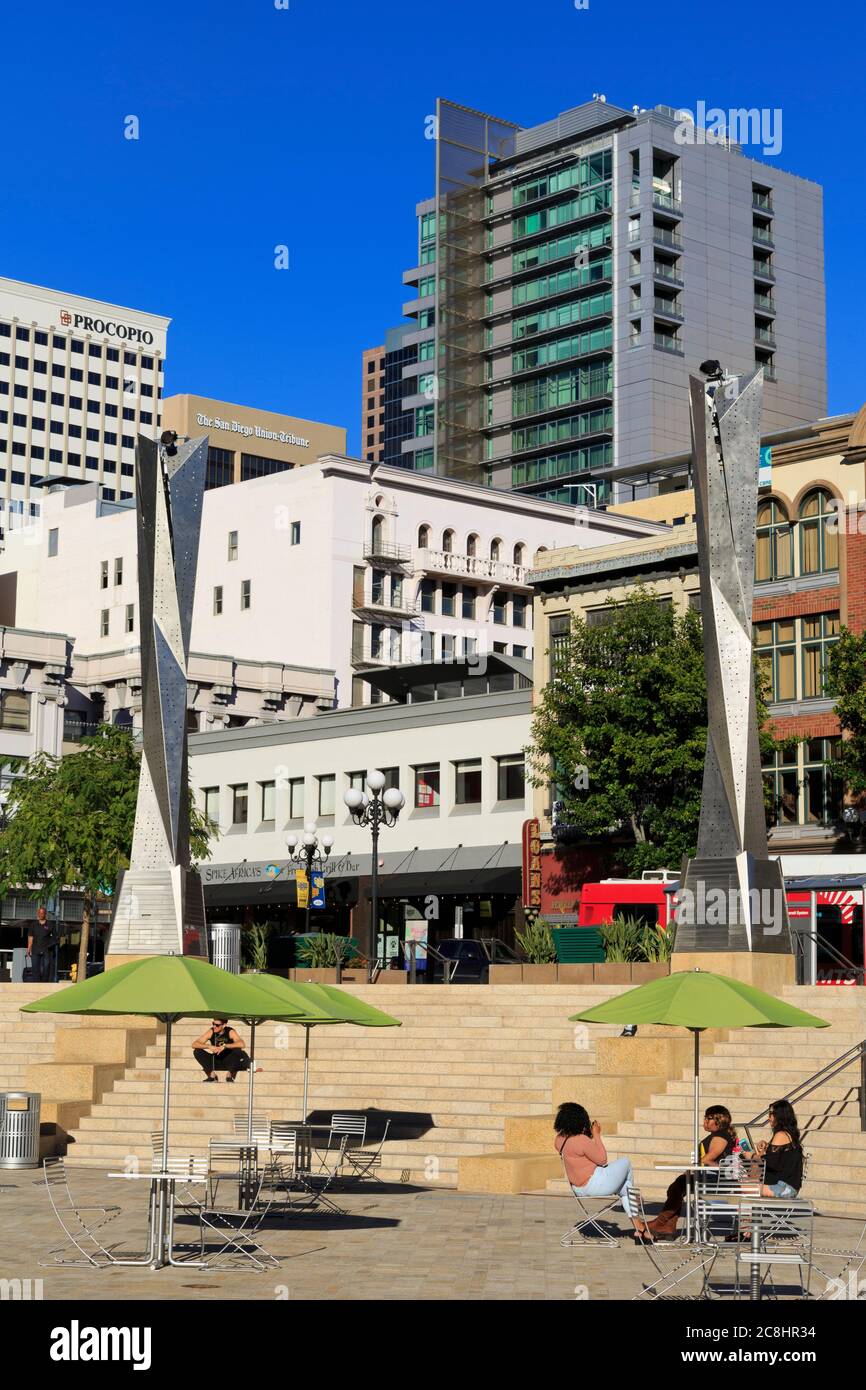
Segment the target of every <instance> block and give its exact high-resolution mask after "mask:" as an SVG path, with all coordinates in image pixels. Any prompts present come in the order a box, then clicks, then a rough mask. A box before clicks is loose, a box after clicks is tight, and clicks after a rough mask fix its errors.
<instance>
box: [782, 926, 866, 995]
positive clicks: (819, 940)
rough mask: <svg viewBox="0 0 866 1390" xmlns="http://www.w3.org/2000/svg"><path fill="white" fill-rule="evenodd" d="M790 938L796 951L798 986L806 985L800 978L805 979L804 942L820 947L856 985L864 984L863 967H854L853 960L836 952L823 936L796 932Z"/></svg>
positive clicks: (865, 974) (810, 932) (811, 932)
mask: <svg viewBox="0 0 866 1390" xmlns="http://www.w3.org/2000/svg"><path fill="white" fill-rule="evenodd" d="M792 936H793V937H794V945H795V948H796V951H797V976H798V978H797V984H798V985H802V984H805V983H806V980H805V978H801V977H805V973H806V972H805V968H804V967H805V964H806V946H805V942H806V941H814V943H815V945H816V946H820V948H821V950H822V951H823V953H824V955H825V956H829V957H830V959H831V960H832V961H834V962H835V963H836V965H840V966H841V967H842V969H843V970H844V971H845V972H846V974H849V975H853V976H854V978H855V980H856V981H857V984H858V985H862V984H864V983H866V971H864V967H863V966H862V965H855V964H854V962H853V960H849V959H848V957H847V956H845V955H843V954H842V952H841V951H838V950H837V949H836V947H835V946H834V945H833V943H832V942H830V941H828V940H827V938H826V937H825V936H822V935H821V933H820V932H817V931H796V932H792Z"/></svg>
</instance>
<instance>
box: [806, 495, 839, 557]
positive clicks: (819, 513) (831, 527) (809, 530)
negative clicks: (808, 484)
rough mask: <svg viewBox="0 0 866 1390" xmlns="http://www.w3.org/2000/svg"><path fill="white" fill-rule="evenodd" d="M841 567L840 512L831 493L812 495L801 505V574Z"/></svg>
mask: <svg viewBox="0 0 866 1390" xmlns="http://www.w3.org/2000/svg"><path fill="white" fill-rule="evenodd" d="M838 568H839V510H838V507H837V506H835V505H834V499H833V498H831V496H830V493H829V492H825V491H824V490H823V489H821V488H819V489H818V490H817V491H815V492H810V493H809V496H808V497H805V498H804V499H803V501H802V503H801V505H800V573H801V574H824V573H826V572H827V571H828V570H837V569H838Z"/></svg>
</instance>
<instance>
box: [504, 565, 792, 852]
mask: <svg viewBox="0 0 866 1390" xmlns="http://www.w3.org/2000/svg"><path fill="white" fill-rule="evenodd" d="M756 693H757V697H758V718H759V727H760V726H761V725H763V722H764V719H765V717H766V704H765V701H764V694H763V687H762V683H761V678H760V677H759V676H758V675H757V673H756ZM761 742H762V748H764V749H766V748H768V747H769V748H773V747H774V746H775V743H774V740H773V737H772V735H771V734H770V733H763V734H762V736H761ZM706 743H707V692H706V679H705V675H704V657H703V641H702V633H701V622H700V618H699V617H698V615H697V614H696V613H695V612H693V611H692V610H689V611H687V612H686V613H684V614H682V615H679V614H677V613H675V612H674V610H673V605H672V604H668V603H660V602H659V601H658V599H657V598H655V597H654V596H653V595H652V594H650V593H648V592H647V591H646V590H643V589H638V590H636V591H635V593H633V594H631V595H629V596H628V597H627V598H626V599H624V600H623V601H621V602H620V603H617V604H615V605H614V606H613V612H612V614H611V615H610V621H609V622H607V623H605V624H604V625H601V626H592V627H590V626H589V625H588V624H587V623H586V622H584V621H583V620H582V619H581V618H578V617H575V618H574V620H573V622H572V627H571V631H570V632H569V634H568V635H567V636H566V637H565V638H564V639H562V641H561V645H558V648H557V654H556V674H555V675H554V676H553V677H552V678H551V680H550V682H549V684H548V685H547V686H546V687H545V689H544V691H543V692H542V695H541V702H540V704H539V706H538V708H537V709H536V712H535V716H534V719H533V726H532V743H531V746H530V748H529V750H528V769H529V778H530V781H531V782H532V783H533V784H534V785H535V786H546V785H547V784H548V783H549V782H550V780H551V775H552V774H551V769H553V776H554V778H555V781H556V784H557V785H556V793H555V794H556V797H557V799H559V800H561V801H562V802H563V807H564V813H565V819H566V821H567V822H568V824H569V825H571V826H574V827H575V828H577V830H578V831H579V832H581V833H582V834H583V835H585V836H586V837H587V838H592V837H595V836H599V837H600V836H606V835H609V834H611V833H615V834H622V833H623V832H625V834H626V835H627V836H628V835H630V838H631V844H627V845H626V846H625V848H624V850H623V852H622V858H623V860H624V862H625V864H626V865H627V867H628V869H629V870H630V871H631V872H633V873H640V872H641V870H643V869H645V868H655V867H658V866H659V865H661V864H669V865H673V866H674V867H676V866H677V865H678V864H679V863H680V860H681V859H682V856H683V855H684V854H687V855H693V854H694V853H695V850H696V847H697V835H698V823H699V820H700V802H701V787H702V785H703V772H704V757H705V753H706ZM583 769H585V773H584V772H582V770H583ZM575 781H576V782H577V784H578V785H577V786H575V785H574V783H575Z"/></svg>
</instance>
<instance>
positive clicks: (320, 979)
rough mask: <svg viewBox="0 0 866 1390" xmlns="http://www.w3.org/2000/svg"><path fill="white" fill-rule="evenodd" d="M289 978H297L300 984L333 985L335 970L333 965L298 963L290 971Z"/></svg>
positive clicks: (335, 976) (335, 975)
mask: <svg viewBox="0 0 866 1390" xmlns="http://www.w3.org/2000/svg"><path fill="white" fill-rule="evenodd" d="M290 978H291V979H293V980H297V982H298V984H301V985H303V984H306V985H333V984H335V983H336V979H337V972H336V970H335V969H334V967H333V965H331V966H324V965H317V966H303V965H298V966H296V967H295V969H294V970H292V971H291V972H290Z"/></svg>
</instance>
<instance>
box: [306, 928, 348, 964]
mask: <svg viewBox="0 0 866 1390" xmlns="http://www.w3.org/2000/svg"><path fill="white" fill-rule="evenodd" d="M356 955H357V943H356V942H355V941H354V940H353V939H352V937H349V936H336V935H334V934H333V933H330V932H322V933H320V934H319V935H318V936H306V937H303V938H302V939H301V940H299V941H297V942H296V943H295V956H296V959H297V961H298V963H299V964H300V965H305V966H307V967H308V968H309V969H316V970H321V969H324V970H327V969H330V968H331V967H332V966H336V964H337V961H338V960H342V962H343V964H344V965H345V964H346V962H347V961H350V960H354V959H355V956H356Z"/></svg>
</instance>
